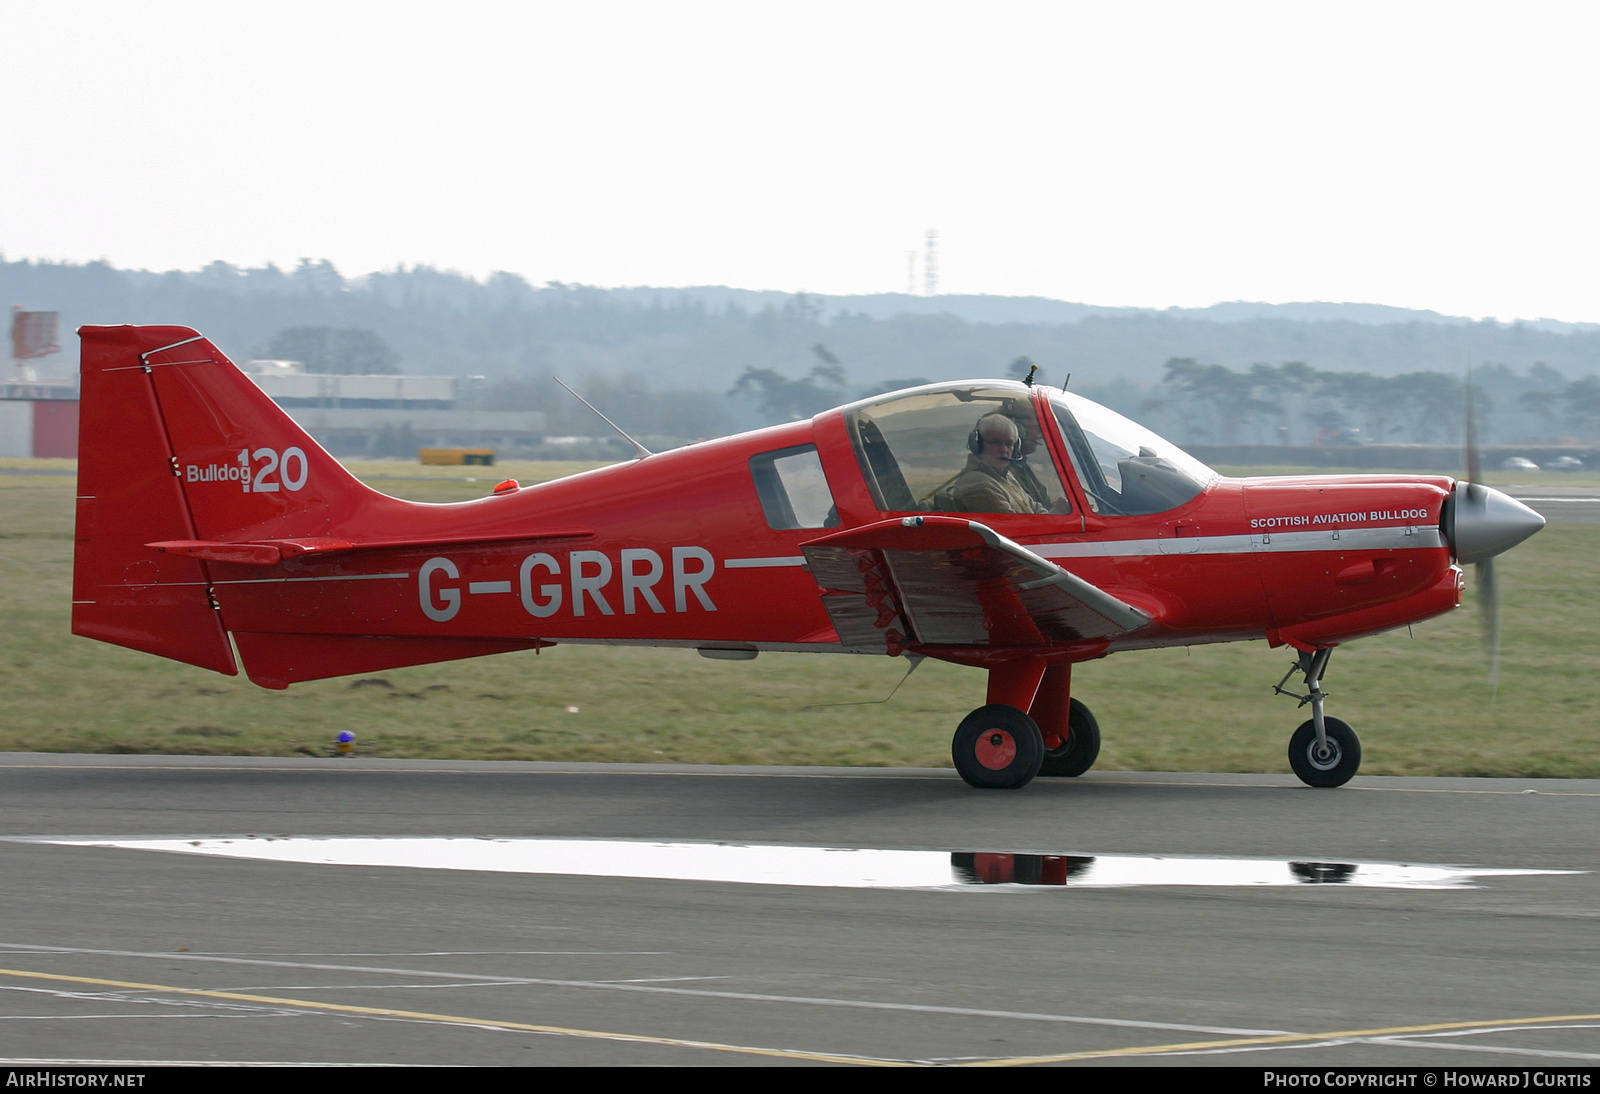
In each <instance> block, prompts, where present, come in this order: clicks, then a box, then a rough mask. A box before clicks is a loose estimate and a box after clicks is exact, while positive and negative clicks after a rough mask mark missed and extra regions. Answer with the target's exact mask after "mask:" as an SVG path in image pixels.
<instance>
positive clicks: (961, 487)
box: [72, 327, 1544, 789]
mask: <svg viewBox="0 0 1600 1094" xmlns="http://www.w3.org/2000/svg"><path fill="white" fill-rule="evenodd" d="M79 334H80V335H81V337H82V340H83V366H82V368H83V429H82V432H81V434H80V441H79V477H78V488H79V497H78V504H77V514H78V523H77V531H76V554H75V562H74V569H73V578H74V585H73V590H74V591H73V603H72V628H73V632H74V633H76V634H80V635H84V636H86V637H89V638H95V639H99V640H100V641H103V642H110V643H114V644H116V645H119V646H126V647H129V648H132V649H137V650H144V651H146V652H149V653H153V654H158V655H160V656H163V657H169V658H172V659H173V660H177V661H183V662H186V663H188V664H191V665H198V666H201V667H203V668H208V669H212V670H214V671H217V672H221V673H226V674H229V675H232V674H234V673H237V672H238V671H239V667H238V663H239V661H243V662H244V668H245V671H246V672H248V673H249V675H250V679H252V680H254V681H255V682H256V683H258V684H260V685H262V686H264V687H269V688H285V687H288V686H289V685H290V684H293V683H295V682H297V681H301V680H321V679H325V678H327V677H331V676H342V675H346V674H351V673H368V672H376V671H380V670H382V669H388V668H396V667H399V666H402V665H422V664H429V663H433V662H439V661H451V660H455V659H457V658H463V657H477V656H481V655H483V654H489V653H502V652H508V651H511V650H527V649H539V648H540V647H543V646H548V645H550V644H552V643H554V642H582V643H594V644H599V645H640V646H680V647H690V648H695V649H698V650H699V651H700V652H701V653H702V654H703V655H705V656H707V657H711V658H715V659H719V660H728V661H748V660H751V659H753V658H754V657H756V655H757V654H758V653H760V652H761V651H762V650H792V651H796V652H816V653H824V652H831V653H851V654H877V655H879V656H884V655H888V656H899V655H909V656H912V657H917V658H921V657H933V658H938V659H940V660H943V661H950V662H954V663H956V664H961V665H969V666H972V667H974V668H978V669H983V670H985V671H987V673H988V677H989V680H988V695H987V703H986V704H985V705H983V706H981V707H979V708H978V709H977V710H975V711H973V712H972V713H971V714H970V715H968V716H967V717H966V718H965V719H964V720H963V721H962V722H961V724H960V726H959V728H958V729H957V730H956V733H955V737H954V740H953V741H952V744H951V754H952V758H953V759H954V761H955V766H956V769H957V770H958V771H959V772H960V773H961V776H962V778H964V779H966V781H967V782H969V783H970V784H972V785H973V786H975V787H982V788H992V789H1011V788H1016V787H1020V786H1022V785H1023V784H1025V783H1027V782H1028V781H1029V780H1030V779H1032V778H1033V777H1034V776H1036V775H1040V774H1045V775H1056V776H1072V775H1080V774H1082V773H1083V772H1085V771H1087V770H1088V769H1089V767H1090V765H1092V764H1093V763H1094V760H1095V757H1096V755H1097V754H1098V752H1099V749H1100V729H1099V725H1098V723H1097V722H1096V720H1095V718H1094V716H1093V714H1091V713H1090V711H1089V708H1088V707H1086V706H1085V705H1084V704H1083V703H1082V702H1080V701H1079V700H1077V699H1075V698H1073V697H1072V673H1073V667H1074V665H1077V664H1080V663H1083V662H1090V661H1094V660H1096V659H1097V658H1100V657H1103V656H1105V655H1106V654H1108V653H1114V652H1118V651H1121V650H1137V649H1150V648H1156V647H1163V646H1190V645H1197V644H1201V643H1208V642H1240V641H1253V640H1260V639H1265V640H1266V641H1267V642H1269V643H1271V644H1272V645H1273V646H1288V647H1290V648H1291V649H1292V650H1294V651H1295V653H1296V655H1297V657H1296V660H1295V662H1294V665H1293V667H1292V668H1291V669H1290V670H1289V672H1287V673H1285V674H1284V676H1283V679H1282V680H1280V681H1279V682H1278V689H1279V690H1280V691H1283V692H1285V693H1286V694H1294V693H1292V692H1287V690H1286V689H1285V688H1284V686H1283V685H1284V684H1286V683H1288V681H1289V678H1290V677H1291V676H1293V675H1295V674H1296V673H1299V674H1302V675H1303V676H1304V679H1305V694H1304V695H1295V697H1296V698H1298V699H1300V700H1301V702H1302V704H1303V705H1304V704H1309V705H1310V708H1311V717H1310V718H1309V719H1308V720H1307V721H1306V722H1305V723H1304V724H1302V725H1301V726H1300V727H1299V728H1298V729H1297V730H1295V732H1294V734H1293V737H1292V738H1291V741H1290V745H1289V762H1290V766H1291V767H1292V768H1293V770H1294V772H1295V774H1296V775H1298V776H1299V777H1300V778H1301V779H1302V780H1303V781H1304V782H1306V783H1309V784H1310V785H1312V786H1338V785H1340V784H1342V783H1344V782H1346V781H1348V780H1349V779H1350V777H1351V776H1352V775H1354V774H1355V773H1356V769H1357V767H1359V766H1360V763H1361V743H1360V740H1359V739H1358V738H1357V737H1356V734H1355V731H1354V730H1353V729H1351V728H1350V726H1349V725H1348V724H1347V723H1345V722H1343V721H1341V720H1339V719H1338V718H1334V717H1332V716H1326V715H1325V714H1324V708H1323V701H1324V699H1325V698H1326V693H1325V692H1324V691H1323V690H1322V683H1321V682H1322V680H1323V679H1324V676H1325V673H1326V670H1327V667H1328V658H1329V657H1330V656H1331V655H1332V653H1333V651H1334V648H1335V647H1337V646H1339V645H1342V644H1343V643H1345V642H1349V641H1352V640H1353V639H1357V638H1362V637H1365V636H1366V635H1371V634H1378V633H1381V632H1383V631H1387V630H1392V629H1394V628H1396V627H1404V626H1406V625H1407V624H1410V623H1414V622H1417V621H1418V620H1423V619H1429V618H1431V617H1433V616H1436V615H1439V614H1441V613H1443V612H1448V611H1450V610H1451V609H1453V608H1455V607H1456V606H1457V604H1458V603H1459V602H1460V599H1461V589H1462V573H1461V569H1460V564H1464V563H1474V564H1477V565H1478V566H1479V568H1480V584H1479V588H1480V590H1481V591H1482V592H1483V593H1484V594H1485V596H1484V600H1485V603H1486V604H1487V605H1489V606H1491V608H1492V605H1493V603H1494V600H1493V588H1494V583H1493V580H1492V569H1491V568H1492V565H1493V561H1494V556H1496V555H1498V554H1500V553H1501V552H1503V551H1506V550H1508V549H1510V548H1511V547H1514V546H1515V545H1516V544H1517V543H1519V542H1521V541H1522V540H1524V539H1526V538H1527V537H1528V536H1531V535H1533V534H1534V533H1535V532H1537V531H1538V530H1539V529H1540V528H1541V527H1542V526H1543V525H1544V518H1543V517H1541V516H1540V515H1539V514H1538V513H1535V512H1534V511H1533V510H1531V509H1529V508H1527V507H1526V506H1525V505H1523V504H1522V503H1521V502H1518V501H1516V500H1515V499H1513V498H1511V497H1508V496H1507V495H1505V494H1502V493H1500V492H1499V491H1496V490H1491V489H1489V488H1488V487H1485V486H1482V485H1479V484H1477V483H1474V482H1463V481H1458V480H1455V479H1452V478H1449V477H1446V476H1443V475H1346V476H1298V477H1292V478H1263V479H1229V478H1223V477H1222V476H1220V475H1218V474H1217V473H1216V472H1215V471H1213V470H1211V469H1210V468H1209V467H1206V466H1205V465H1204V464H1202V463H1200V461H1198V460H1196V459H1194V458H1193V457H1191V456H1189V455H1187V454H1186V453H1184V452H1183V451H1182V450H1181V449H1179V448H1178V447H1176V446H1175V445H1172V444H1170V443H1168V442H1167V441H1165V440H1163V439H1162V438H1160V437H1158V436H1156V435H1155V434H1154V433H1152V432H1150V431H1149V430H1148V429H1145V428H1143V427H1142V426H1139V425H1137V424H1135V423H1134V422H1131V421H1129V420H1128V419H1126V418H1124V417H1122V416H1121V415H1120V414H1116V413H1114V412H1113V411H1110V410H1108V409H1106V408H1105V407H1103V406H1100V405H1098V404H1096V403H1093V402H1090V401H1089V400H1088V399H1084V398H1081V397H1079V396H1077V395H1075V394H1073V393H1071V392H1067V391H1063V390H1048V389H1046V388H1044V387H1042V386H1033V385H1032V384H1028V383H1019V382H1017V381H1007V380H969V381H965V382H953V383H943V384H929V385H926V386H922V387H916V388H912V389H909V390H905V391H894V392H888V393H885V394H882V395H876V396H873V397H872V398H869V399H866V400H863V401H861V402H857V403H853V404H851V405H849V406H845V407H840V408H837V409H834V410H828V411H824V412H823V413H821V414H818V415H816V416H815V417H814V418H810V419H807V420H803V421H796V422H789V423H787V424H785V425H777V426H772V427H770V428H767V429H761V430H756V431H754V432H750V433H743V434H740V435H738V436H734V437H724V438H721V439H719V440H715V441H707V442H705V443H703V444H696V445H690V446H688V447H686V448H680V449H677V450H674V451H672V452H662V453H650V452H648V451H645V450H643V449H642V448H641V450H640V456H639V458H638V459H636V460H633V461H630V462H628V463H624V464H616V465H613V466H611V467H605V468H601V469H598V470H595V471H589V472H586V473H584V474H579V475H573V476H570V477H568V478H564V479H559V480H556V481H554V482H547V483H541V484H539V485H536V486H530V487H528V488H526V489H523V488H522V487H520V486H519V485H518V484H517V483H516V482H515V481H507V482H504V483H501V484H500V485H499V486H498V487H496V488H495V490H494V494H493V495H492V496H490V497H484V498H479V499H477V500H475V501H465V502H456V503H453V504H447V505H430V504H426V503H422V502H409V501H401V500H399V499H396V498H391V497H386V496H385V495H383V494H380V493H378V492H377V491H374V490H372V489H370V488H369V487H367V486H365V485H364V484H362V483H361V482H360V481H358V480H357V479H356V478H355V477H354V476H353V475H352V474H351V473H350V472H349V471H348V470H347V469H346V468H345V467H344V466H342V465H341V464H339V463H337V462H336V461H335V460H334V459H333V458H332V457H331V456H329V455H328V454H327V453H326V452H325V451H324V450H323V449H322V448H320V447H318V445H317V443H316V442H315V441H313V440H312V439H311V437H310V436H309V435H308V434H306V433H305V431H304V430H302V429H301V428H300V427H299V426H297V425H296V424H295V423H294V422H293V421H292V420H290V418H289V417H288V415H286V414H285V413H284V412H283V410H282V409H280V408H279V407H278V406H277V405H276V404H274V403H273V402H272V400H271V399H269V398H268V397H267V396H266V394H265V393H264V392H262V390H261V389H260V388H259V387H257V386H256V385H255V384H254V383H253V382H251V381H250V380H249V379H248V378H246V377H245V376H244V375H243V374H242V373H240V372H239V370H238V369H237V368H235V367H234V366H233V364H232V362H230V361H229V360H228V359H227V358H226V357H224V356H223V355H222V353H221V352H220V351H218V350H217V348H216V347H215V346H213V345H212V344H211V343H210V342H208V341H206V340H205V339H204V338H203V337H201V336H200V335H199V334H196V333H195V332H194V331H192V330H190V329H188V328H186V327H84V328H82V329H81V330H80V331H79ZM1469 426H1470V421H1469ZM1468 435H1469V436H1471V435H1472V433H1471V430H1470V428H1469V430H1468ZM1476 464H1477V459H1476V447H1475V446H1472V447H1469V468H1470V469H1472V471H1475V470H1476ZM1471 477H1473V478H1476V477H1477V476H1476V475H1475V474H1474V475H1472V476H1471ZM1489 615H1490V619H1491V621H1492V620H1493V619H1496V618H1498V616H1496V615H1495V614H1494V613H1493V611H1492V610H1491V611H1490V613H1489ZM1146 686H1148V687H1150V688H1161V687H1168V686H1171V685H1170V683H1169V682H1166V681H1162V680H1160V679H1152V680H1151V681H1149V683H1148V684H1147V685H1146ZM1216 716H1218V717H1222V718H1226V717H1227V715H1226V714H1225V713H1222V714H1219V715H1216ZM1205 717H1208V715H1207V714H1205V713H1204V712H1202V711H1198V710H1197V711H1196V712H1195V718H1196V719H1202V718H1205ZM1186 729H1187V727H1184V726H1177V727H1173V731H1174V732H1178V733H1183V732H1185V731H1186Z"/></svg>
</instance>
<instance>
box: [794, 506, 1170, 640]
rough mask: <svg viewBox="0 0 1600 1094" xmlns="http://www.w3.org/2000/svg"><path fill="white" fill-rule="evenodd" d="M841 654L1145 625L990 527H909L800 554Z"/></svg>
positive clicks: (827, 541)
mask: <svg viewBox="0 0 1600 1094" xmlns="http://www.w3.org/2000/svg"><path fill="white" fill-rule="evenodd" d="M801 550H802V551H803V552H804V553H805V556H806V561H807V562H808V563H809V564H810V567H811V573H812V576H813V577H815V578H816V581H817V584H818V585H820V586H821V587H822V589H823V591H824V596H823V598H822V602H823V606H824V607H826V608H827V610H828V614H829V616H830V618H832V620H833V623H834V627H835V628H836V629H837V630H838V632H839V638H840V640H841V641H842V642H843V643H844V645H845V647H846V648H848V649H852V650H857V651H860V652H872V653H890V654H895V653H899V652H900V650H902V649H904V648H906V647H908V646H912V645H917V646H968V647H984V646H989V647H994V646H1052V645H1069V644H1072V643H1078V642H1085V641H1094V640H1097V639H1104V638H1110V637H1113V636H1116V635H1121V634H1126V633H1128V632H1130V631H1135V630H1139V629H1140V628H1142V627H1144V626H1146V625H1148V624H1149V623H1150V622H1151V617H1150V616H1149V615H1148V614H1147V613H1146V612H1143V611H1141V610H1140V609H1138V608H1135V607H1134V606H1133V605H1131V604H1127V603H1124V602H1123V601H1121V600H1118V599H1117V598H1116V597H1115V596H1112V595H1111V594H1110V593H1108V592H1106V591H1105V590H1103V589H1101V588H1099V587H1098V586H1095V585H1093V584H1091V583H1089V582H1087V581H1085V580H1083V579H1082V578H1080V577H1078V576H1077V575H1076V574H1073V573H1071V572H1070V571H1067V570H1064V569H1062V568H1061V567H1060V566H1057V565H1056V564H1055V563H1053V562H1050V561H1049V560H1047V559H1044V558H1041V557H1039V556H1038V555H1036V554H1034V553H1033V552H1032V551H1030V550H1028V549H1027V548H1026V547H1023V546H1022V545H1020V544H1018V543H1015V542H1013V541H1012V540H1009V539H1007V538H1006V537H1004V536H1002V535H1000V534H999V533H997V532H995V531H994V530H993V529H992V528H989V527H988V526H987V525H984V524H980V523H978V522H977V521H969V520H963V519H961V518H957V517H939V516H930V517H906V518H903V519H901V520H891V521H883V522H881V523H878V524H870V525H865V526H863V527H860V528H852V529H849V530H847V531H844V532H838V533H835V534H833V535H831V536H825V537H823V538H821V539H817V540H812V541H811V542H810V543H805V544H802V545H801Z"/></svg>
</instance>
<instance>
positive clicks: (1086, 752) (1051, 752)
mask: <svg viewBox="0 0 1600 1094" xmlns="http://www.w3.org/2000/svg"><path fill="white" fill-rule="evenodd" d="M1099 755H1100V723H1099V722H1097V721H1095V720H1094V715H1093V714H1090V713H1089V708H1088V707H1086V706H1084V705H1083V704H1082V703H1080V702H1078V700H1076V699H1074V700H1072V705H1071V712H1070V713H1069V714H1068V715H1067V743H1066V744H1064V745H1062V746H1061V747H1060V748H1053V749H1047V750H1046V751H1045V754H1044V763H1043V764H1041V765H1039V774H1041V775H1055V776H1064V777H1066V778H1073V777H1075V776H1078V775H1082V774H1083V773H1084V772H1085V771H1087V770H1089V769H1090V768H1091V767H1093V766H1094V761H1095V760H1096V759H1097V758H1098V757H1099Z"/></svg>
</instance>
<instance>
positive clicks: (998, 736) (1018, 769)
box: [950, 703, 1044, 790]
mask: <svg viewBox="0 0 1600 1094" xmlns="http://www.w3.org/2000/svg"><path fill="white" fill-rule="evenodd" d="M950 755H951V758H952V759H954V760H955V762H956V770H957V771H959V772H960V773H961V777H962V778H963V779H965V780H967V784H968V785H969V786H975V787H977V788H978V789H980V790H1016V789H1018V788H1019V787H1024V786H1027V785H1028V783H1030V782H1032V781H1033V777H1034V776H1035V775H1037V774H1038V773H1039V765H1040V764H1041V763H1043V762H1044V734H1042V733H1040V732H1039V727H1038V725H1036V724H1035V723H1034V720H1033V719H1032V718H1030V717H1028V716H1027V715H1026V714H1024V713H1022V711H1020V710H1018V709H1017V708H1016V707H1013V706H1007V705H1006V704H1004V703H990V704H989V705H988V706H986V707H979V708H978V709H977V710H975V711H973V712H972V713H971V714H969V715H967V716H966V717H965V718H963V719H962V720H961V725H960V726H958V727H957V728H956V735H955V739H954V740H953V741H951V742H950Z"/></svg>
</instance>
